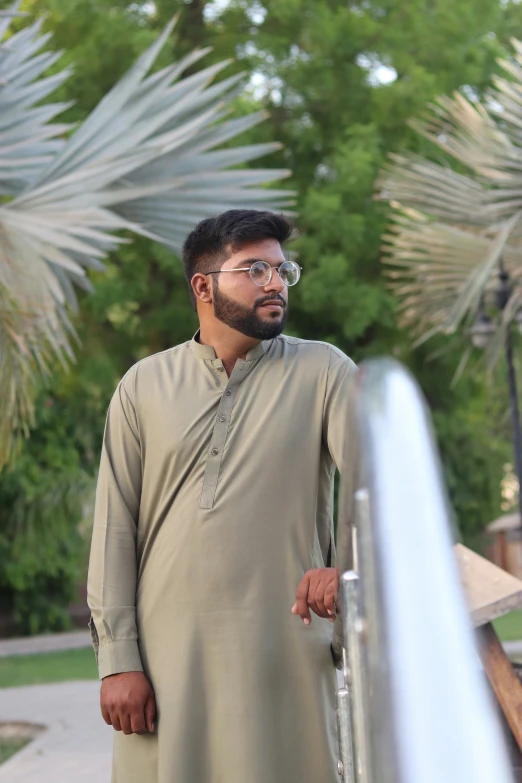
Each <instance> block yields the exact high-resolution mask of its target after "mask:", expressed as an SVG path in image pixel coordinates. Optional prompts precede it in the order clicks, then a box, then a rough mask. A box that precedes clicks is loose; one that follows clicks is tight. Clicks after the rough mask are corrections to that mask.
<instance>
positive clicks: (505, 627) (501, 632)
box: [493, 609, 522, 642]
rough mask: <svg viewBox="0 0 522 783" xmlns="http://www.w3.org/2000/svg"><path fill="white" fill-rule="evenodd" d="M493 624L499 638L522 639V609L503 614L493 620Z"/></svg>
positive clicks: (505, 639)
mask: <svg viewBox="0 0 522 783" xmlns="http://www.w3.org/2000/svg"><path fill="white" fill-rule="evenodd" d="M493 625H494V627H495V631H496V632H497V634H498V636H499V639H501V640H502V641H503V642H518V641H522V609H517V610H516V611H515V612H510V613H509V614H505V615H504V617H499V618H498V620H494V622H493Z"/></svg>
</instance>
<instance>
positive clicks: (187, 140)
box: [0, 20, 294, 464]
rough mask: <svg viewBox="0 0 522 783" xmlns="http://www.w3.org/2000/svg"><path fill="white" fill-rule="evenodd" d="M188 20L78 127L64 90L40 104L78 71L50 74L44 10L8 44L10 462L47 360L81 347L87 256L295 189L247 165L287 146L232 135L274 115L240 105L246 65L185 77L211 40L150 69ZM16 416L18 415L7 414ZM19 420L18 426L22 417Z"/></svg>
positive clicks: (3, 148) (4, 166)
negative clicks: (71, 316) (67, 112)
mask: <svg viewBox="0 0 522 783" xmlns="http://www.w3.org/2000/svg"><path fill="white" fill-rule="evenodd" d="M174 24H175V20H173V21H172V22H171V23H170V24H169V25H168V26H167V27H166V28H165V30H164V31H163V33H162V34H161V35H160V36H159V38H158V39H157V41H155V42H154V44H153V45H152V46H151V47H150V48H149V49H148V50H147V51H145V52H144V53H143V55H142V56H141V57H140V58H139V59H138V61H137V62H136V63H135V65H134V66H133V67H132V68H131V69H130V70H129V71H128V72H127V73H126V74H125V75H124V76H123V78H122V79H121V80H120V81H119V82H118V83H117V84H116V85H115V86H114V87H113V88H112V90H111V91H110V92H109V93H108V94H107V95H106V96H105V97H104V98H103V100H102V101H101V102H100V103H99V104H98V106H97V107H96V108H95V109H94V110H93V112H92V113H91V114H90V115H89V117H88V118H87V119H86V120H85V122H83V123H82V124H81V126H80V127H78V128H77V129H76V130H75V131H74V132H73V133H72V134H71V135H69V137H68V138H65V137H64V134H66V133H69V132H70V131H71V128H70V126H68V125H64V124H58V123H56V124H53V123H52V122H51V120H52V118H53V117H54V116H55V115H56V114H57V113H59V112H60V111H62V110H63V109H64V108H65V105H64V104H50V105H45V106H41V105H38V106H36V107H35V104H36V103H38V104H39V103H40V102H41V101H42V100H44V99H45V98H46V97H47V96H48V95H49V94H50V92H52V90H54V89H55V88H56V87H57V86H58V85H60V84H61V83H63V81H64V80H65V79H66V78H68V76H69V72H68V71H67V70H65V71H62V72H60V73H58V74H56V75H54V76H52V77H46V76H45V75H43V74H44V73H45V71H46V70H47V69H48V68H49V67H50V65H52V64H54V63H55V62H56V60H57V59H58V56H59V55H56V54H53V53H49V52H43V53H40V54H39V52H40V51H41V49H42V48H43V47H44V46H45V44H46V43H47V41H48V37H49V36H47V35H42V34H41V33H40V27H41V23H40V22H36V23H35V24H33V25H30V26H29V27H27V28H24V29H23V30H21V31H20V32H19V33H16V34H15V35H13V36H11V38H9V39H7V40H6V41H5V42H4V43H1V44H0V196H1V195H2V194H3V195H7V196H9V197H11V200H8V201H6V202H4V203H3V204H2V203H1V202H0V329H1V332H0V363H1V365H2V370H1V371H0V398H2V399H3V400H4V399H5V400H7V401H8V404H7V408H4V411H3V413H4V417H3V421H4V428H3V430H2V431H0V464H1V463H2V462H5V460H6V459H7V457H8V455H9V450H10V448H11V446H12V438H11V435H10V433H12V432H13V431H14V432H16V431H17V430H19V429H20V428H27V424H28V422H29V421H30V419H31V400H32V385H33V384H34V382H35V372H36V371H37V370H38V369H40V370H42V371H44V372H47V371H48V368H49V366H50V364H51V362H52V360H53V358H56V357H58V358H59V359H60V360H61V361H63V362H66V361H68V360H70V359H71V358H72V357H73V350H72V345H71V337H72V334H73V333H72V330H71V326H70V323H69V320H68V317H67V308H68V306H70V305H72V306H74V305H75V295H74V287H75V286H76V285H79V284H80V285H82V284H84V285H88V280H87V278H86V270H88V269H90V268H95V269H100V268H103V259H104V258H105V257H106V256H107V254H108V253H109V252H110V251H111V250H113V249H115V248H116V247H117V245H118V244H119V243H120V242H121V241H122V239H121V237H119V236H118V232H120V231H121V230H124V229H125V230H127V231H130V232H133V233H135V234H140V235H143V236H147V237H149V238H152V239H154V240H156V241H158V242H161V243H163V244H164V245H166V246H168V247H170V248H172V249H173V250H174V251H176V252H178V253H179V251H180V249H181V245H182V242H183V239H184V237H185V236H186V234H187V233H188V231H189V230H190V229H191V228H192V227H193V226H194V225H195V224H196V223H197V222H198V221H199V220H200V219H202V218H204V217H208V216H210V215H213V214H216V213H218V212H221V211H223V210H224V209H227V208H231V207H239V206H240V207H248V206H250V207H254V208H255V207H262V208H265V209H277V210H283V209H286V208H288V207H289V206H291V204H292V203H293V195H294V194H293V193H292V192H291V191H288V190H281V189H274V188H271V187H267V186H268V185H269V184H271V183H273V182H275V181H277V180H280V179H282V178H284V177H287V176H288V175H289V172H288V171H287V170H280V169H266V168H265V169H233V168H230V167H232V166H237V165H240V164H242V163H245V162H247V161H251V160H253V159H255V158H257V157H260V156H262V155H266V154H268V153H270V152H273V151H274V150H276V149H279V148H280V145H278V144H259V145H248V146H244V147H241V146H239V147H236V148H234V149H230V148H227V149H220V145H222V144H224V143H225V142H228V141H229V140H231V139H233V138H234V137H236V136H237V135H238V134H240V133H242V132H244V131H245V130H247V129H249V128H251V127H253V126H254V125H256V124H258V123H259V122H261V121H262V120H263V119H264V118H265V115H264V114H263V113H261V112H256V113H254V114H252V115H249V116H246V117H240V118H230V117H229V116H228V114H229V105H230V103H231V101H232V98H233V97H234V96H235V95H236V94H237V90H238V80H239V77H237V76H234V77H232V78H227V79H223V80H221V81H217V82H216V81H215V79H216V77H217V76H218V75H219V73H220V72H221V71H222V70H223V69H224V68H225V67H226V65H227V64H228V61H227V62H224V63H219V64H217V65H212V66H210V67H208V68H204V69H203V70H201V71H199V72H197V73H195V74H192V75H190V76H188V77H186V78H183V73H184V71H185V70H186V68H187V67H188V66H189V65H193V64H194V63H196V62H197V61H198V60H199V59H200V58H201V57H203V56H204V55H205V54H206V53H207V50H200V51H196V52H193V53H191V54H190V55H188V56H187V57H185V58H184V59H183V60H182V61H181V62H179V63H176V64H173V65H171V66H168V67H167V68H164V69H163V70H161V71H159V72H157V73H154V74H152V75H149V72H150V70H151V68H152V66H153V64H154V62H155V60H156V58H157V56H158V54H159V52H160V50H161V48H162V46H163V45H164V44H165V42H166V40H167V39H168V37H169V35H170V33H171V31H172V29H173V26H174ZM5 422H7V424H5ZM11 425H13V427H14V430H13V429H11Z"/></svg>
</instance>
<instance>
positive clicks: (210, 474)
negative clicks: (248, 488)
mask: <svg viewBox="0 0 522 783" xmlns="http://www.w3.org/2000/svg"><path fill="white" fill-rule="evenodd" d="M253 364H254V362H247V361H243V362H242V363H241V364H239V365H238V363H236V365H235V367H234V369H233V371H232V373H231V375H230V378H229V379H228V384H227V387H226V389H225V391H224V394H223V395H222V397H221V400H220V403H219V406H218V409H217V413H216V420H215V423H214V428H213V430H212V437H211V439H210V444H209V451H208V457H207V464H206V466H205V475H204V478H203V490H202V493H201V501H200V504H199V505H200V507H201V508H212V506H213V505H214V497H215V494H216V489H217V485H218V480H219V474H220V470H221V461H222V459H223V451H224V448H225V444H226V440H227V434H228V428H229V425H230V419H231V414H232V408H233V407H234V402H235V398H236V392H237V390H238V388H239V386H240V384H241V383H242V381H243V380H244V379H245V378H246V376H247V374H248V372H249V371H250V369H251V368H252V366H253ZM215 369H217V368H215Z"/></svg>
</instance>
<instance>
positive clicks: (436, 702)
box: [342, 359, 512, 783]
mask: <svg viewBox="0 0 522 783" xmlns="http://www.w3.org/2000/svg"><path fill="white" fill-rule="evenodd" d="M358 384H359V385H358V391H357V395H356V409H357V420H358V423H359V429H360V448H361V451H362V455H363V462H364V464H365V475H364V487H363V488H362V489H361V490H359V492H358V493H357V495H356V498H357V499H356V506H357V509H356V510H357V514H356V516H357V524H356V529H357V554H358V569H359V573H358V574H357V575H355V574H353V573H351V574H344V575H343V578H342V591H343V594H344V598H345V601H344V603H345V606H344V617H345V621H346V612H347V607H346V602H347V601H348V602H351V611H352V618H351V623H348V622H345V647H346V649H347V651H348V653H349V657H350V659H351V660H350V663H352V662H353V659H354V645H355V653H356V654H357V650H358V654H359V657H360V658H361V662H360V664H359V665H357V666H351V667H350V668H351V670H350V677H349V682H350V685H349V688H351V689H352V723H353V724H355V725H353V734H352V736H353V739H354V743H355V746H356V747H355V761H356V764H355V780H356V781H357V782H358V783H381V781H385V782H386V783H511V781H512V774H511V771H510V768H509V764H508V760H507V753H506V750H505V744H504V738H503V737H502V733H501V730H500V726H499V722H498V719H497V715H496V714H495V709H494V706H493V702H492V698H491V696H490V694H489V692H488V689H487V686H486V682H485V677H484V675H483V672H482V671H481V668H480V662H479V658H478V655H477V652H476V648H475V641H474V635H473V631H472V627H471V623H470V620H469V616H468V613H467V609H466V604H465V597H464V595H463V590H462V587H461V584H460V580H459V575H458V570H457V564H456V558H455V555H454V551H453V540H452V539H453V536H452V532H451V512H450V509H449V505H448V502H447V498H446V489H445V485H444V481H443V478H442V472H441V468H440V463H439V458H438V454H437V449H436V446H435V441H434V437H433V434H432V427H431V422H430V415H429V413H428V409H427V406H426V404H425V402H424V399H423V397H422V395H421V393H420V391H419V387H418V386H417V384H416V382H415V381H414V379H413V378H412V376H411V375H410V374H409V372H408V371H407V370H405V369H404V368H403V367H402V366H401V365H400V364H399V363H398V362H396V361H394V360H388V359H382V360H372V361H371V362H369V363H367V364H366V365H363V366H362V368H361V371H360V376H359V381H358ZM357 576H358V577H359V580H357ZM357 581H358V582H359V587H360V599H359V606H358V607H357V612H359V613H360V617H359V619H358V620H357V622H355V623H354V620H353V610H354V607H353V602H354V600H355V599H354V592H353V591H354V588H355V586H356V584H357ZM350 590H351V594H350V595H349V594H348V593H349V591H350ZM347 591H348V592H347ZM350 648H351V649H350ZM358 692H359V697H358V696H357V693H358ZM354 693H355V699H354V698H353V696H354ZM361 700H362V701H361ZM361 703H362V704H363V705H364V706H363V707H361ZM362 712H363V713H364V714H361V713H362ZM361 737H362V739H361ZM361 742H362V743H363V745H364V747H361ZM357 746H358V747H357Z"/></svg>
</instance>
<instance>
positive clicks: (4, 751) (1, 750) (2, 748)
mask: <svg viewBox="0 0 522 783" xmlns="http://www.w3.org/2000/svg"><path fill="white" fill-rule="evenodd" d="M28 742H29V740H28V739H18V740H15V739H9V740H8V739H0V764H3V763H4V761H7V759H8V758H9V757H10V756H14V754H15V753H18V751H19V750H22V748H24V747H25V746H26V745H27V743H28Z"/></svg>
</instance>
